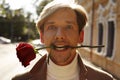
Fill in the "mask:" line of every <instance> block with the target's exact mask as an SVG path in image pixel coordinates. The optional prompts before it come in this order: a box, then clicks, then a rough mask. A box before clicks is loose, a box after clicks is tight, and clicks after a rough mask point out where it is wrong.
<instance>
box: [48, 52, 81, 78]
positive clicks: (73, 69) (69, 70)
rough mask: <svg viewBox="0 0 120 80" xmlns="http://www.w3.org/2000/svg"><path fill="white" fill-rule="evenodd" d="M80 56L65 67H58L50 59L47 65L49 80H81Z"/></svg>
mask: <svg viewBox="0 0 120 80" xmlns="http://www.w3.org/2000/svg"><path fill="white" fill-rule="evenodd" d="M77 56H78V54H76V56H75V58H74V60H73V61H72V62H71V63H70V64H68V65H65V66H59V65H56V64H55V63H54V62H52V60H51V59H49V64H48V65H47V80H79V67H78V60H77Z"/></svg>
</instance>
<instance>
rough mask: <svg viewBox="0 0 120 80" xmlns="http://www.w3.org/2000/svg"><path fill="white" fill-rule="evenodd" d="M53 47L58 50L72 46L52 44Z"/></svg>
mask: <svg viewBox="0 0 120 80" xmlns="http://www.w3.org/2000/svg"><path fill="white" fill-rule="evenodd" d="M51 46H52V49H54V50H58V51H63V50H67V49H68V48H70V46H68V45H54V44H53V45H51Z"/></svg>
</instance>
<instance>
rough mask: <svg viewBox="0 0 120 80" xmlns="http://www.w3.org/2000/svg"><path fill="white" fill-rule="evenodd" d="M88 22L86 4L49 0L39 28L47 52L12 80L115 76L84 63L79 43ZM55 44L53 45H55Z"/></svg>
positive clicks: (99, 79)
mask: <svg viewBox="0 0 120 80" xmlns="http://www.w3.org/2000/svg"><path fill="white" fill-rule="evenodd" d="M86 24H87V14H86V11H85V10H84V8H83V7H82V6H80V5H76V4H64V3H56V2H55V1H53V2H51V3H49V4H48V5H47V6H46V7H45V8H44V9H43V11H42V13H41V14H40V17H39V19H38V22H37V28H38V30H39V32H40V38H41V42H42V43H44V45H45V46H52V48H47V52H48V55H45V56H43V57H42V58H41V59H40V60H39V61H38V62H37V63H36V64H35V66H34V67H33V68H32V69H31V70H30V72H27V73H25V74H22V75H19V76H16V77H15V78H14V79H13V80H113V79H112V77H111V76H110V75H108V74H107V73H104V72H100V71H97V70H95V69H92V68H91V67H89V66H86V65H84V64H83V62H82V60H81V57H80V55H79V52H77V51H76V48H75V47H76V46H77V45H78V44H81V43H82V42H83V37H84V35H83V33H84V31H83V28H84V27H85V25H86ZM53 46H54V48H53Z"/></svg>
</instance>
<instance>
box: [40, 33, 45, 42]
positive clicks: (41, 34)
mask: <svg viewBox="0 0 120 80" xmlns="http://www.w3.org/2000/svg"><path fill="white" fill-rule="evenodd" d="M40 40H41V42H42V43H44V38H43V32H40Z"/></svg>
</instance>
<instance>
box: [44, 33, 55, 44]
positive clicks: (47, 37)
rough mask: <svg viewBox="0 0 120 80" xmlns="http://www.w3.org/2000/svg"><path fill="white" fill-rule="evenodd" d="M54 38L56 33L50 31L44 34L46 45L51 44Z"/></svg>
mask: <svg viewBox="0 0 120 80" xmlns="http://www.w3.org/2000/svg"><path fill="white" fill-rule="evenodd" d="M53 39H54V35H53V34H50V33H45V34H44V43H45V45H50V44H51V43H52V41H53Z"/></svg>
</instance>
